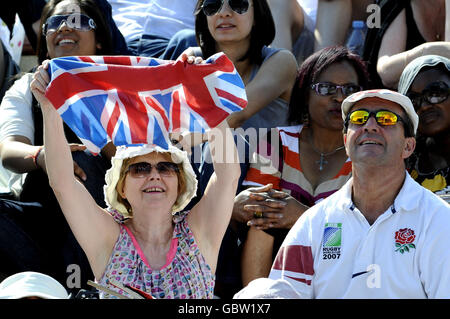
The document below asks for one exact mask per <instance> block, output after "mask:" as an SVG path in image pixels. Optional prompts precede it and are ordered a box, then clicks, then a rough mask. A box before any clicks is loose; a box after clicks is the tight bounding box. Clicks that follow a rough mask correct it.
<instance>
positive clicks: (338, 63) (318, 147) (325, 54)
mask: <svg viewBox="0 0 450 319" xmlns="http://www.w3.org/2000/svg"><path fill="white" fill-rule="evenodd" d="M367 79H368V76H367V71H366V69H365V66H364V64H363V62H362V60H361V59H360V58H359V56H357V55H355V54H353V53H351V52H350V51H349V50H348V49H347V48H345V47H328V48H325V49H322V50H320V51H318V52H316V53H314V54H313V55H311V56H310V57H309V58H307V59H306V60H305V62H304V63H303V64H302V65H301V67H300V69H299V72H298V76H297V79H296V82H295V85H294V88H293V92H292V96H291V101H290V103H289V119H290V120H291V121H293V122H296V123H298V125H295V126H286V127H277V129H276V130H277V133H278V134H276V135H275V134H271V136H268V138H267V140H265V141H262V143H261V144H260V145H259V148H258V154H257V161H256V162H255V163H251V164H250V168H249V170H248V173H247V176H246V179H245V181H244V185H245V186H248V187H249V186H253V187H255V186H257V187H260V188H257V189H256V191H255V189H254V188H253V189H252V190H251V191H249V190H246V191H244V192H242V193H241V194H239V195H238V197H237V198H240V200H236V201H235V202H238V203H239V204H238V207H236V206H237V205H235V208H239V209H241V212H242V214H243V215H247V216H248V215H253V216H254V218H253V219H251V220H250V221H249V222H248V225H249V226H251V227H250V230H249V232H248V234H247V239H246V241H245V243H244V248H243V256H242V280H243V284H244V285H246V284H248V283H249V282H250V281H251V280H253V279H256V278H259V277H267V276H268V274H269V271H270V266H271V265H272V261H273V258H274V257H275V255H276V253H277V251H278V248H279V246H280V245H281V243H282V241H283V240H284V238H285V236H286V234H287V232H288V231H289V229H290V228H291V227H292V226H293V225H294V223H295V222H296V221H297V219H298V217H300V215H301V214H302V213H303V212H304V211H305V210H306V209H307V208H308V207H310V206H313V205H314V204H316V203H317V202H319V201H320V200H322V199H324V198H326V197H328V196H329V195H331V194H332V193H334V192H335V191H337V190H338V189H339V188H340V187H341V186H342V185H344V184H345V182H346V181H347V180H348V179H349V178H350V174H351V162H350V160H349V159H348V157H347V154H346V153H345V149H344V141H343V138H342V129H343V121H342V115H341V103H342V101H343V100H344V98H345V97H347V96H348V95H350V94H352V93H354V92H357V91H360V90H361V89H362V88H363V87H366V86H367ZM264 185H265V186H264ZM261 186H263V187H262V188H261Z"/></svg>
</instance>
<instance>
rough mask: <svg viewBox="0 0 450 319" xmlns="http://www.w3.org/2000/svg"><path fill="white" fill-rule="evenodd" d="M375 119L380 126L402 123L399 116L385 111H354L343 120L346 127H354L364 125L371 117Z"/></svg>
mask: <svg viewBox="0 0 450 319" xmlns="http://www.w3.org/2000/svg"><path fill="white" fill-rule="evenodd" d="M372 115H373V116H374V117H375V120H376V121H377V123H378V124H379V125H381V126H389V125H395V124H397V122H398V121H401V122H404V120H403V119H402V118H401V117H400V115H397V114H395V113H394V112H391V111H387V110H378V111H368V110H365V109H361V110H355V111H353V112H351V113H350V114H348V115H347V118H346V120H345V123H346V125H348V123H349V122H350V123H352V124H356V125H364V124H365V123H366V122H367V121H368V120H369V118H370V117H371V116H372Z"/></svg>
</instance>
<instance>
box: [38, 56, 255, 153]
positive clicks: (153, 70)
mask: <svg viewBox="0 0 450 319" xmlns="http://www.w3.org/2000/svg"><path fill="white" fill-rule="evenodd" d="M49 73H50V77H51V81H50V84H49V86H48V87H47V92H46V96H47V97H48V99H49V100H50V101H51V102H52V103H53V105H54V106H55V108H56V109H57V110H58V113H59V114H60V115H61V117H62V118H63V120H64V121H65V122H66V123H67V125H69V127H70V128H71V129H72V130H73V131H74V133H75V134H76V135H77V136H78V137H79V138H80V139H81V141H82V142H83V143H84V144H85V145H86V146H87V148H88V149H89V150H90V151H91V152H93V153H98V152H99V151H100V149H101V148H102V147H103V146H105V145H106V144H107V143H108V142H109V141H112V142H113V143H114V144H115V145H116V146H119V145H135V144H156V145H159V146H161V147H164V148H167V147H168V143H170V142H169V134H168V133H169V132H183V131H191V132H204V131H205V130H206V129H208V128H213V127H215V126H216V125H218V124H219V123H220V122H221V121H223V120H224V119H225V118H226V117H227V116H228V115H229V114H230V113H232V112H236V111H240V110H242V108H244V107H245V106H246V105H247V97H246V93H245V87H244V84H243V82H242V79H241V78H240V76H239V74H238V73H237V71H236V69H235V68H234V65H233V63H232V62H231V61H230V60H229V59H228V58H227V57H226V55H225V54H223V53H218V54H215V55H213V56H211V57H210V58H209V59H208V60H206V63H205V64H188V63H186V62H182V61H166V60H159V59H154V58H147V57H132V56H86V57H62V58H56V59H53V60H51V61H50V65H49Z"/></svg>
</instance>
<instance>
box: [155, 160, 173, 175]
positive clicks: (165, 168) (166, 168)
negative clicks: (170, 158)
mask: <svg viewBox="0 0 450 319" xmlns="http://www.w3.org/2000/svg"><path fill="white" fill-rule="evenodd" d="M156 169H157V170H158V172H159V173H160V174H161V175H171V174H173V173H176V172H178V166H177V164H175V163H172V162H159V163H158V164H156Z"/></svg>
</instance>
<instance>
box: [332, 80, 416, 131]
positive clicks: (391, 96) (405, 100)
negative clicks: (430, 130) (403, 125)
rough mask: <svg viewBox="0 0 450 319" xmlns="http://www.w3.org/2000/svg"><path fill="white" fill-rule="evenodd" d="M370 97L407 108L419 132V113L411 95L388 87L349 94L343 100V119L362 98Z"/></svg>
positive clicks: (406, 110)
mask: <svg viewBox="0 0 450 319" xmlns="http://www.w3.org/2000/svg"><path fill="white" fill-rule="evenodd" d="M369 97H377V98H380V99H383V100H388V101H391V102H394V103H397V104H398V105H400V106H401V107H402V108H403V110H405V113H406V115H407V116H408V117H409V119H410V120H411V123H412V124H413V127H414V134H416V133H417V126H418V125H419V116H418V115H417V113H416V111H415V110H414V106H413V104H412V102H411V100H410V99H409V97H407V96H405V95H403V94H400V93H398V92H395V91H391V90H386V89H380V90H367V91H359V92H356V93H353V94H352V95H350V96H348V97H347V98H346V99H345V100H344V101H343V102H342V106H341V109H342V119H343V120H344V121H345V119H346V118H347V114H348V112H349V111H350V109H351V107H352V106H353V105H354V104H355V103H356V102H358V101H361V100H362V99H366V98H369Z"/></svg>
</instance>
